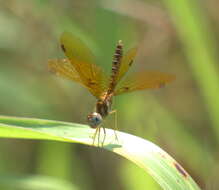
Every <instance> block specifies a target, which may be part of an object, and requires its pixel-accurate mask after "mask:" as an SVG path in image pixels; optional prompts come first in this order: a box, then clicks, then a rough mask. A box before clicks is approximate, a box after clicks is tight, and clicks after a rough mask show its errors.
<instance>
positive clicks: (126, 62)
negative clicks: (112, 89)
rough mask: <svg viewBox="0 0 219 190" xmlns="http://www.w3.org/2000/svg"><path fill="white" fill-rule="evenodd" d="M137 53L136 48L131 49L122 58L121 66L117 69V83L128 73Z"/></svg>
mask: <svg viewBox="0 0 219 190" xmlns="http://www.w3.org/2000/svg"><path fill="white" fill-rule="evenodd" d="M136 53H137V48H132V49H130V50H129V51H127V52H126V54H125V55H124V56H123V57H122V60H121V66H120V69H119V73H118V76H117V78H116V80H117V82H119V81H120V80H121V79H122V78H123V76H124V75H125V74H126V73H127V72H128V70H129V68H130V67H131V65H132V63H133V61H134V58H135V56H136Z"/></svg>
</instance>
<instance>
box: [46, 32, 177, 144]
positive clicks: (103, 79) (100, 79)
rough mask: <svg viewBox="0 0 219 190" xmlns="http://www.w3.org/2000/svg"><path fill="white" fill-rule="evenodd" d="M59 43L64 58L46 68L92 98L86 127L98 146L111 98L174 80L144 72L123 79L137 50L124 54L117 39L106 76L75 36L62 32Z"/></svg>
mask: <svg viewBox="0 0 219 190" xmlns="http://www.w3.org/2000/svg"><path fill="white" fill-rule="evenodd" d="M60 44H61V49H62V50H63V52H64V54H65V55H66V57H67V58H63V59H52V60H49V62H48V67H49V70H50V71H51V72H53V73H55V74H56V75H58V76H61V77H64V78H66V79H69V80H72V81H74V82H76V83H79V84H80V85H82V86H84V87H85V88H86V89H87V90H88V91H89V92H90V93H91V94H92V95H93V96H94V97H96V99H97V102H96V106H95V110H94V111H93V112H91V113H90V114H88V116H87V121H88V124H89V126H90V127H91V128H94V129H96V130H95V133H94V136H93V144H94V143H95V138H96V137H97V136H98V145H99V138H100V130H101V128H103V131H104V139H103V141H102V143H103V142H104V140H105V136H106V129H105V127H104V126H102V125H101V124H102V123H103V121H104V119H105V118H106V117H107V116H108V115H109V114H111V113H114V112H115V111H112V109H111V107H112V100H113V97H114V96H118V95H121V94H124V93H128V92H133V91H137V90H145V89H156V88H161V87H163V86H165V85H166V84H167V83H170V82H171V81H173V80H174V79H175V76H174V75H172V74H168V73H163V72H159V71H144V70H143V71H138V72H134V73H130V74H128V75H127V76H125V75H126V73H127V72H128V71H129V69H130V67H131V66H132V64H133V61H134V58H135V56H136V54H137V48H136V47H134V48H131V49H129V50H128V51H127V52H126V53H124V52H123V51H124V50H123V44H122V41H121V40H119V41H118V43H117V45H116V47H115V52H114V55H113V59H112V69H111V74H110V75H107V74H106V73H105V71H104V70H103V69H102V68H101V67H100V66H98V65H97V64H96V63H97V61H96V60H97V58H96V57H95V56H94V54H93V53H92V51H91V50H90V49H89V48H88V47H87V45H86V44H85V43H84V42H83V41H82V40H80V39H79V38H78V37H76V36H75V35H73V34H71V33H69V32H64V33H62V35H61V37H60ZM114 131H115V130H114Z"/></svg>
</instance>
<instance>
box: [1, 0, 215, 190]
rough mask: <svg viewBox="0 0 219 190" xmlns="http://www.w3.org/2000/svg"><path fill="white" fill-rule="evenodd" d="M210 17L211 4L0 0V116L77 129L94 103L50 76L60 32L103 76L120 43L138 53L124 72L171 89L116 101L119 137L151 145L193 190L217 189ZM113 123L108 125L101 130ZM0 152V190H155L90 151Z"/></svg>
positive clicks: (17, 146) (140, 176)
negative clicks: (155, 78)
mask: <svg viewBox="0 0 219 190" xmlns="http://www.w3.org/2000/svg"><path fill="white" fill-rule="evenodd" d="M218 9H219V3H218V2H217V1H216V0H210V1H209V0H203V1H200V0H196V1H195V0H190V1H189V0H188V1H187V0H179V1H173V0H164V1H161V0H157V1H155V0H154V1H152V0H138V1H137V0H120V1H113V0H112V1H109V0H84V1H73V0H63V1H60V0H29V1H27V0H7V1H4V0H0V90H1V91H0V114H1V115H9V116H22V117H34V118H43V119H53V120H60V121H69V122H75V123H86V115H87V114H88V113H90V112H91V111H92V110H93V107H94V104H95V101H96V100H95V98H94V97H92V96H91V95H90V94H89V92H88V91H86V89H84V88H82V87H81V86H80V85H78V84H75V83H72V82H71V81H67V80H64V79H62V78H58V77H56V76H53V75H52V74H51V73H49V72H48V70H47V61H48V59H53V58H62V57H64V55H63V53H62V51H61V49H60V47H59V37H60V34H61V33H62V32H63V31H69V32H72V33H73V34H75V35H76V36H78V37H80V38H82V39H83V40H84V41H85V42H86V44H87V45H88V46H89V47H90V48H92V50H93V52H94V53H95V55H97V57H98V59H99V63H98V64H99V65H101V66H102V67H103V68H105V69H106V70H108V71H109V70H110V68H111V61H112V55H113V51H114V48H115V45H116V43H117V41H118V40H119V39H122V40H123V43H124V46H125V49H126V50H127V49H129V48H131V47H133V46H136V45H137V46H138V48H139V51H138V55H137V57H136V60H135V62H134V64H133V68H132V70H139V69H149V70H150V69H153V70H154V69H155V70H159V71H163V72H168V73H172V74H175V75H176V81H174V82H173V83H172V84H170V85H167V86H166V88H161V89H159V90H152V91H141V92H135V93H130V94H124V95H121V96H119V97H116V98H115V103H114V107H115V108H116V109H117V112H118V120H117V123H118V127H119V130H121V131H124V132H128V133H131V134H134V135H137V136H141V137H143V138H145V139H148V140H150V141H152V142H154V143H155V144H157V145H159V146H160V147H161V148H163V149H164V150H166V151H167V152H168V153H169V154H170V155H172V156H173V157H174V158H175V159H176V160H177V161H179V162H180V163H181V164H182V166H183V167H184V168H185V169H186V170H187V171H188V173H189V174H190V175H191V176H192V177H193V178H194V179H195V181H196V182H197V183H198V184H199V185H200V186H201V188H202V189H206V190H207V189H211V190H212V189H218V188H219V181H218V171H219V165H218V157H219V152H218V144H219V118H218V116H219V79H218V66H217V60H218V58H217V52H218V51H219V48H218V47H217V43H218V32H219V23H218V22H219V13H218ZM217 82H218V83H217ZM113 123H114V117H113V116H110V117H109V118H108V119H107V121H106V124H105V126H106V127H107V128H111V127H112V126H113ZM0 150H1V151H0V187H2V188H1V189H6V190H8V189H9V190H10V189H12V190H13V189H33V188H32V186H31V185H30V186H28V185H27V183H28V182H27V181H25V182H24V184H19V185H20V186H19V185H18V184H16V182H15V181H16V180H14V179H17V178H18V177H24V176H25V177H24V178H25V179H27V178H28V177H29V178H31V177H36V176H38V178H37V179H36V181H38V182H42V183H44V184H45V183H46V184H50V183H51V184H56V183H63V184H61V185H60V184H59V185H60V186H61V188H59V187H58V185H55V187H56V188H57V189H80V190H87V189H89V190H94V189H95V190H102V189H105V190H110V189H116V190H117V189H124V190H133V189H146V188H147V189H151V190H159V189H160V187H159V186H158V185H157V184H156V183H155V182H154V180H153V179H152V178H151V177H150V176H148V175H147V174H145V173H144V171H143V170H141V169H139V168H137V167H136V166H135V165H134V164H133V163H130V162H129V161H127V160H125V159H122V158H120V157H118V156H117V155H115V154H112V153H109V152H107V151H104V150H101V149H98V148H93V147H86V146H84V145H83V146H82V145H76V144H67V143H57V142H45V141H31V140H12V139H1V140H0ZM5 175H7V176H8V177H5ZM48 177H51V178H48ZM29 178H28V179H29ZM6 179H7V180H9V182H7V180H6ZM10 180H11V181H13V182H10ZM30 181H31V182H33V181H34V180H33V179H32V178H31V179H30ZM71 184H73V185H74V186H75V188H73V187H68V185H70V186H71ZM39 189H46V190H47V189H55V188H54V187H50V188H49V187H47V188H46V187H44V186H43V187H41V188H39Z"/></svg>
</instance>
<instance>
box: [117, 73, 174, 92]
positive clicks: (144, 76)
mask: <svg viewBox="0 0 219 190" xmlns="http://www.w3.org/2000/svg"><path fill="white" fill-rule="evenodd" d="M174 79H175V76H174V75H171V74H166V73H162V72H158V71H142V72H137V73H133V74H131V75H130V76H128V77H126V78H125V79H124V80H123V81H121V83H119V84H118V86H117V88H116V90H115V95H120V94H123V93H128V92H132V91H136V90H145V89H155V88H161V87H163V86H165V85H166V84H167V83H170V82H171V81H173V80H174Z"/></svg>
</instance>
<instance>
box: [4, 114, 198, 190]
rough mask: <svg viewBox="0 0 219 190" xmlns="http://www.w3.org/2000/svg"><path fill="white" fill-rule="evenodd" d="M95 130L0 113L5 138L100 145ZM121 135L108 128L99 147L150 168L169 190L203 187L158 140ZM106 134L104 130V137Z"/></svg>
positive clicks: (65, 123) (166, 189)
mask: <svg viewBox="0 0 219 190" xmlns="http://www.w3.org/2000/svg"><path fill="white" fill-rule="evenodd" d="M94 132H95V130H94V129H91V128H90V127H88V126H86V125H81V124H75V123H67V122H60V121H50V120H41V119H28V118H18V117H5V116H0V137H3V138H24V139H44V140H56V141H64V142H74V143H81V144H86V145H90V146H98V143H97V142H95V144H93V134H94ZM117 136H118V140H116V138H115V134H114V131H113V130H111V129H106V138H105V141H104V143H103V146H99V148H104V149H106V150H109V151H112V152H115V153H117V154H119V155H121V156H123V157H125V158H127V159H129V160H131V161H132V162H134V163H135V164H137V165H138V166H139V167H141V168H143V169H144V170H146V171H147V172H148V173H149V174H150V175H151V176H152V177H153V178H154V179H155V180H156V181H157V182H158V183H159V184H160V185H161V187H162V188H163V189H165V190H185V189H186V190H198V189H199V187H198V186H197V185H196V184H195V182H194V181H193V180H192V178H191V177H190V176H189V174H188V173H187V172H186V171H185V170H184V169H183V168H182V167H181V166H180V165H179V164H178V163H177V162H176V161H175V160H174V159H173V158H172V157H170V156H169V155H168V154H167V153H166V152H165V151H163V150H162V149H161V148H159V147H158V146H156V145H155V144H153V143H151V142H149V141H147V140H144V139H142V138H139V137H136V136H133V135H130V134H127V133H123V132H119V131H117ZM103 137H104V135H103V132H101V135H100V141H102V140H103Z"/></svg>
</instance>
